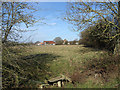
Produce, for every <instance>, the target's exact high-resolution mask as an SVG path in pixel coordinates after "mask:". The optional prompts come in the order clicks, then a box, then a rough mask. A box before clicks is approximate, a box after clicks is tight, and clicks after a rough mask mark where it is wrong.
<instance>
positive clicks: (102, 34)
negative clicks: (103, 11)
mask: <svg viewBox="0 0 120 90" xmlns="http://www.w3.org/2000/svg"><path fill="white" fill-rule="evenodd" d="M107 24H108V23H106V22H103V21H102V20H100V21H99V24H95V25H93V26H90V27H88V28H87V29H85V30H84V31H82V32H81V40H80V43H82V44H84V45H87V46H91V47H95V48H100V49H107V50H109V51H113V49H114V46H115V42H114V41H115V39H114V40H110V37H111V36H113V35H114V34H115V30H114V28H113V27H112V25H108V26H106V25H107ZM113 31H114V32H113Z"/></svg>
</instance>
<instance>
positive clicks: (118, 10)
mask: <svg viewBox="0 0 120 90" xmlns="http://www.w3.org/2000/svg"><path fill="white" fill-rule="evenodd" d="M66 14H67V16H66V17H65V19H66V20H68V22H70V23H72V24H73V25H74V26H75V28H73V29H74V30H77V31H79V30H83V29H86V28H87V27H90V26H92V25H97V24H99V22H98V21H99V20H101V19H102V20H104V22H107V23H105V25H106V29H104V30H103V34H104V35H105V34H106V35H107V34H108V33H106V30H107V28H108V27H109V26H111V25H112V26H113V27H114V32H115V33H116V34H115V35H113V36H111V37H109V40H110V41H111V40H113V39H115V38H116V42H115V43H117V44H116V46H117V47H118V46H119V43H120V42H119V37H120V1H119V2H111V1H110V2H71V3H68V10H67V12H66ZM109 17H111V18H109ZM116 50H118V48H117V49H116Z"/></svg>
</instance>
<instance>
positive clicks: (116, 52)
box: [114, 1, 120, 55]
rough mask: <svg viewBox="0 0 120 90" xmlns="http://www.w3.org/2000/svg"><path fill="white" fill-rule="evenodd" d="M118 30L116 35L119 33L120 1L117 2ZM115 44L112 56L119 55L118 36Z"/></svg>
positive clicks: (119, 41)
mask: <svg viewBox="0 0 120 90" xmlns="http://www.w3.org/2000/svg"><path fill="white" fill-rule="evenodd" d="M118 27H119V28H118V30H117V33H120V1H119V2H118ZM116 41H117V44H116V46H115V49H114V54H117V55H120V36H118V37H117V40H116Z"/></svg>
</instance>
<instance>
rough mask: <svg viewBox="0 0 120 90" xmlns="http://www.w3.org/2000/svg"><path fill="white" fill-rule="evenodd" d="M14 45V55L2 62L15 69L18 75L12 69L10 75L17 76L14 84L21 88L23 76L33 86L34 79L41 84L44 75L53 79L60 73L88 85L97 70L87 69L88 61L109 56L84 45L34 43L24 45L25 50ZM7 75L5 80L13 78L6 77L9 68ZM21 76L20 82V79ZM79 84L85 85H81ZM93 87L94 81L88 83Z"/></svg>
mask: <svg viewBox="0 0 120 90" xmlns="http://www.w3.org/2000/svg"><path fill="white" fill-rule="evenodd" d="M12 48H13V49H12V53H11V54H12V55H13V56H9V57H6V58H7V59H5V60H4V61H3V63H4V64H3V67H4V68H5V67H7V70H9V71H10V72H15V75H16V76H15V75H13V74H10V72H9V74H8V75H10V77H14V78H15V80H14V81H16V83H17V85H13V86H14V87H16V86H19V85H20V84H21V83H22V87H24V86H23V85H24V80H22V79H20V78H21V77H25V78H26V80H25V81H26V82H27V80H28V81H31V82H29V83H25V84H26V85H27V86H28V87H29V86H31V85H32V86H33V82H38V83H40V82H43V81H44V80H45V78H48V79H50V78H52V77H55V76H58V75H59V74H64V75H66V76H68V77H70V78H71V79H72V80H73V81H74V82H75V84H74V85H73V86H72V87H86V85H88V83H87V82H89V81H90V80H93V79H94V80H93V81H96V79H95V78H94V71H91V70H90V71H88V69H89V68H88V67H89V66H90V65H89V64H87V63H86V62H89V63H90V62H91V61H92V60H94V58H96V60H97V59H99V58H100V57H103V56H104V55H107V52H105V51H102V50H96V49H93V48H88V47H84V46H83V45H55V46H52V45H48V46H35V45H32V46H24V47H22V49H21V47H20V46H19V47H18V46H15V47H12ZM17 49H18V50H17ZM23 49H24V50H23ZM15 50H16V51H15ZM19 50H20V52H19ZM14 55H15V56H16V58H15V57H14ZM11 61H12V62H11ZM10 65H11V66H12V67H11V66H10ZM85 65H87V66H85ZM17 67H18V69H19V72H20V73H21V75H22V76H21V75H19V72H17V71H15V70H16V69H17ZM13 68H14V69H13ZM5 71H6V69H5ZM3 73H4V72H3ZM4 74H5V75H6V76H4V77H5V78H4V80H7V79H10V78H8V77H7V76H8V75H7V71H6V72H5V73H4ZM19 77H20V78H19ZM16 78H17V79H16ZM19 79H20V80H21V81H19ZM10 83H13V82H10ZM79 83H82V84H83V85H82V86H81V85H79ZM86 83H87V84H86ZM91 83H92V82H91ZM5 84H6V83H5ZM13 84H14V83H13ZM69 85H70V84H68V86H67V85H66V86H65V87H71V86H69ZM92 86H93V85H92V84H91V86H90V85H89V87H92ZM108 87H109V86H108Z"/></svg>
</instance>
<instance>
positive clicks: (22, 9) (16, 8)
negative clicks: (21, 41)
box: [2, 2, 36, 42]
mask: <svg viewBox="0 0 120 90" xmlns="http://www.w3.org/2000/svg"><path fill="white" fill-rule="evenodd" d="M35 11H36V10H35V9H34V8H33V7H32V5H31V3H27V2H3V3H2V39H3V42H6V41H7V40H8V37H10V38H15V37H18V36H19V33H16V32H17V31H24V30H21V29H20V28H18V27H19V24H21V23H24V24H25V25H26V27H29V26H30V25H32V24H34V23H35V22H36V20H35V17H33V13H34V12H35Z"/></svg>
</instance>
